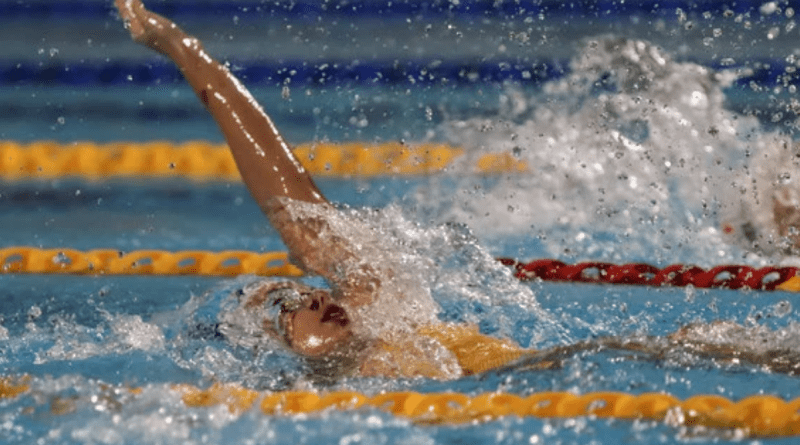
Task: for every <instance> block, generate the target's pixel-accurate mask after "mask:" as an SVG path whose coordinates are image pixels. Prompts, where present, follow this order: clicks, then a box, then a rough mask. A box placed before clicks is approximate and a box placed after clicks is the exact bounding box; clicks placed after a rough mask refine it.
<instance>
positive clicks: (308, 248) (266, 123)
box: [115, 0, 379, 305]
mask: <svg viewBox="0 0 800 445" xmlns="http://www.w3.org/2000/svg"><path fill="white" fill-rule="evenodd" d="M115 4H116V6H117V9H118V10H119V12H120V15H121V16H122V19H123V20H124V21H125V25H126V27H127V29H128V31H130V33H131V37H133V39H134V40H135V41H136V42H139V43H141V44H143V45H145V46H148V47H150V48H152V49H154V50H155V51H158V52H160V53H161V54H163V55H165V56H167V57H169V58H170V59H172V61H173V62H175V64H176V65H178V67H179V68H180V70H181V72H182V73H183V76H184V77H185V78H186V80H187V81H188V82H189V85H191V87H192V89H194V91H195V93H196V94H197V97H198V98H199V99H200V100H201V101H202V102H203V104H204V105H205V106H206V108H207V109H208V111H209V112H210V113H211V115H212V116H213V117H214V120H215V121H216V122H217V124H218V125H219V128H220V130H222V133H223V135H224V136H225V140H226V141H227V143H228V147H229V148H230V150H231V152H232V153H233V157H234V159H235V160H236V166H237V167H238V169H239V172H240V174H241V176H242V179H243V180H244V183H245V184H246V185H247V188H248V189H249V190H250V193H251V194H252V195H253V198H255V200H256V203H257V204H258V205H259V207H260V208H261V210H262V211H263V212H264V213H265V214H266V216H267V217H268V218H269V220H270V222H271V223H272V225H273V227H275V229H276V230H277V231H278V233H279V234H280V235H281V239H283V242H284V243H285V244H286V246H287V247H288V248H289V252H290V255H291V258H292V261H293V262H295V263H296V264H297V265H298V266H300V267H301V268H302V269H303V270H304V271H306V272H308V273H312V274H317V275H320V276H322V277H324V278H325V279H327V280H328V281H329V283H330V284H331V285H332V286H333V287H334V290H335V291H336V292H335V295H336V296H337V299H338V300H349V301H350V302H351V303H352V304H354V305H363V304H368V303H370V302H371V301H372V299H373V294H374V291H375V289H376V287H377V286H378V285H379V284H378V280H377V279H376V278H375V276H374V275H375V274H374V271H373V270H372V269H371V268H370V267H369V266H363V265H362V264H363V261H362V260H363V258H360V255H359V254H358V253H357V251H358V249H356V248H355V247H354V245H353V244H352V240H347V239H342V238H339V237H330V236H328V237H324V236H322V235H321V234H322V233H324V232H329V230H327V228H328V226H329V220H328V218H329V216H330V213H326V212H325V211H327V212H335V210H334V209H333V207H332V206H330V205H328V201H327V200H326V199H325V197H324V196H323V195H322V193H321V192H320V190H319V189H318V188H317V186H316V184H314V181H313V179H312V178H311V175H309V173H308V172H307V171H306V170H305V169H304V168H303V166H302V165H301V164H300V162H299V161H298V160H297V158H296V157H295V156H294V154H293V153H292V152H291V150H290V149H289V147H288V145H287V144H286V142H285V141H284V140H283V138H282V137H281V135H280V133H279V132H278V130H277V128H276V127H275V125H274V124H273V123H272V120H271V119H270V118H269V116H268V115H267V114H266V113H265V112H264V110H263V109H261V107H260V106H259V104H258V103H257V102H256V100H255V99H254V98H253V97H252V96H251V95H250V93H249V92H248V91H247V89H246V88H245V87H244V85H242V84H241V82H239V80H238V79H236V77H234V76H233V74H231V72H230V71H229V70H228V69H227V68H226V67H225V66H224V65H223V64H221V63H219V62H218V61H216V60H214V59H213V58H212V57H211V56H209V55H208V54H207V53H206V52H205V50H204V49H203V46H202V44H201V43H200V41H199V40H197V39H196V38H194V37H192V36H190V35H188V34H186V33H185V32H184V31H183V30H181V29H180V28H179V27H178V26H177V25H176V24H175V23H173V22H171V21H170V20H168V19H166V18H164V17H162V16H160V15H158V14H155V13H153V12H151V11H148V10H147V9H145V7H144V5H143V4H142V2H141V1H140V0H115ZM281 198H288V199H290V200H294V201H302V202H306V203H311V204H322V207H324V209H318V210H325V211H320V212H317V213H316V214H315V215H310V216H308V215H307V216H298V215H296V214H293V213H292V212H291V211H290V209H289V206H290V204H288V203H287V202H286V201H285V200H283V199H281ZM292 206H293V207H297V206H296V205H292ZM346 263H349V264H357V266H354V267H343V264H346Z"/></svg>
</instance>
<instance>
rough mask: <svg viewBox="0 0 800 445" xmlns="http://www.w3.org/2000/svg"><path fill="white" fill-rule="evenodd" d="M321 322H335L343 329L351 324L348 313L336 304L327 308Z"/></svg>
mask: <svg viewBox="0 0 800 445" xmlns="http://www.w3.org/2000/svg"><path fill="white" fill-rule="evenodd" d="M320 321H321V322H322V323H327V322H333V323H336V324H338V325H339V326H341V327H343V328H344V327H347V325H348V324H350V320H348V319H347V313H346V312H345V311H344V309H343V308H342V307H341V306H338V305H335V304H331V305H329V306H328V307H327V308H325V312H324V313H323V314H322V318H321V319H320Z"/></svg>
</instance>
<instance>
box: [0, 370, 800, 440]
mask: <svg viewBox="0 0 800 445" xmlns="http://www.w3.org/2000/svg"><path fill="white" fill-rule="evenodd" d="M35 383H36V382H35V381H34V379H33V378H32V377H30V376H24V377H20V378H14V377H0V400H2V399H14V398H18V397H21V396H23V395H25V394H28V393H36V392H37V391H36V390H35V389H34V388H35V386H37V385H36V384H35ZM144 390H145V388H120V389H119V390H115V391H110V392H109V397H113V394H116V395H119V394H120V393H121V392H124V393H125V396H126V397H136V396H138V395H139V394H141V393H142V392H144ZM172 390H173V391H177V392H178V393H179V395H180V396H181V399H182V401H183V403H184V405H185V406H187V407H189V408H208V407H214V406H220V405H223V406H226V407H227V408H228V410H229V412H231V413H232V414H235V415H239V414H242V413H244V412H247V411H250V410H252V409H258V410H259V411H260V412H261V413H263V414H264V415H268V416H281V415H284V416H291V415H299V414H313V413H321V412H325V411H327V410H332V409H336V410H342V411H353V410H368V409H377V410H381V411H385V412H388V413H390V414H392V415H395V416H398V417H405V418H409V419H411V420H413V421H414V422H417V423H422V424H433V425H435V424H462V423H467V422H476V421H478V422H485V421H490V420H493V419H497V418H500V417H506V416H517V417H539V418H574V417H591V418H606V419H620V420H635V419H644V420H652V421H659V422H664V423H665V424H667V425H670V426H674V427H678V426H687V427H704V428H715V429H725V430H736V431H737V432H738V433H740V434H743V435H746V436H750V437H770V436H792V435H798V434H800V413H798V409H800V397H798V398H795V399H793V400H789V401H785V400H783V399H781V398H779V397H774V396H768V395H752V396H748V397H745V398H743V399H741V400H739V401H733V400H730V399H728V398H725V397H722V396H719V395H705V394H701V395H695V396H692V397H689V398H687V399H685V400H680V399H678V398H676V397H674V396H672V395H670V394H664V393H643V394H628V393H623V392H590V393H586V394H573V393H570V392H561V391H548V392H538V393H533V394H531V395H527V396H521V395H517V394H510V393H502V392H488V393H482V394H477V395H474V396H470V395H466V394H462V393H455V392H444V393H420V392H415V391H402V392H387V393H381V394H376V395H368V394H364V393H360V392H357V391H333V392H315V391H282V392H259V391H254V390H251V389H248V388H244V387H242V386H239V385H236V384H220V383H215V384H213V385H212V386H210V387H208V388H205V389H201V388H198V387H195V386H193V385H187V384H178V385H173V386H172ZM53 397H54V400H55V399H56V398H58V397H57V396H53ZM37 398H38V399H42V396H41V395H38V396H37ZM62 402H63V401H62ZM39 403H41V402H39ZM45 403H46V402H45ZM66 403H72V404H75V403H76V400H74V399H70V400H67V401H66ZM120 403H121V402H120ZM62 404H63V403H61V404H59V403H51V404H50V407H51V411H52V413H53V414H56V415H58V414H64V413H69V412H73V411H74V409H71V407H69V406H67V407H63V406H61V405H62Z"/></svg>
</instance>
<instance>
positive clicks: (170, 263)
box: [0, 247, 303, 277]
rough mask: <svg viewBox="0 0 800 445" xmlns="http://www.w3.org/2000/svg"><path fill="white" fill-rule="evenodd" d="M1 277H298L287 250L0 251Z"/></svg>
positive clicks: (21, 249) (30, 248)
mask: <svg viewBox="0 0 800 445" xmlns="http://www.w3.org/2000/svg"><path fill="white" fill-rule="evenodd" d="M0 273H41V274H76V275H92V274H96V275H198V276H237V275H242V274H255V275H261V276H284V277H297V276H301V275H302V274H303V273H302V271H300V269H298V268H297V267H295V266H293V265H292V264H290V263H289V260H288V255H287V254H286V252H264V253H258V252H247V251H241V250H227V251H221V252H206V251H199V250H198V251H194V250H192V251H181V252H169V251H165V250H137V251H132V252H121V251H119V250H114V249H95V250H89V251H79V250H75V249H40V248H36V247H6V248H0Z"/></svg>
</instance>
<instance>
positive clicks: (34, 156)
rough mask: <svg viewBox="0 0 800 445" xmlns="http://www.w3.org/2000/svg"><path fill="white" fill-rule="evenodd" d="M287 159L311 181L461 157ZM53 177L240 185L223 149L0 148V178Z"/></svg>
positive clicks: (480, 160) (390, 145) (480, 158)
mask: <svg viewBox="0 0 800 445" xmlns="http://www.w3.org/2000/svg"><path fill="white" fill-rule="evenodd" d="M294 152H295V155H296V156H297V158H298V159H299V160H300V162H301V163H302V164H303V166H304V167H305V168H306V169H307V170H308V171H310V172H311V173H312V174H314V175H318V176H359V177H371V176H385V175H430V174H433V173H439V172H442V171H445V170H446V169H447V168H448V167H450V166H452V165H453V164H454V163H455V162H456V160H458V159H459V158H465V157H466V156H465V155H466V152H465V150H464V149H463V148H460V147H453V146H450V145H446V144H435V143H424V144H401V143H399V142H397V143H395V142H387V143H381V144H367V143H360V142H349V143H340V144H333V143H312V144H302V145H299V146H297V147H296V148H295V150H294ZM469 162H470V164H471V166H470V167H468V169H471V171H472V172H474V173H478V174H499V173H520V172H527V171H530V169H529V167H528V164H527V163H526V162H525V161H523V160H520V159H517V158H516V157H514V156H513V155H511V154H509V153H487V154H482V155H476V156H474V159H471V160H469ZM61 177H78V178H83V179H88V180H93V181H97V180H102V179H108V178H114V177H164V178H166V177H185V178H188V179H191V180H195V181H239V180H240V176H239V172H238V170H237V168H236V164H235V163H234V160H233V156H231V154H230V152H229V150H228V149H227V147H226V146H225V145H221V144H212V143H210V142H205V141H195V142H185V143H180V144H175V143H171V142H167V141H156V142H147V143H132V142H113V143H108V144H96V143H93V142H75V143H70V144H59V143H56V142H52V141H39V142H31V143H27V144H20V143H17V142H14V141H0V179H2V180H6V181H16V180H24V179H55V178H61Z"/></svg>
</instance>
